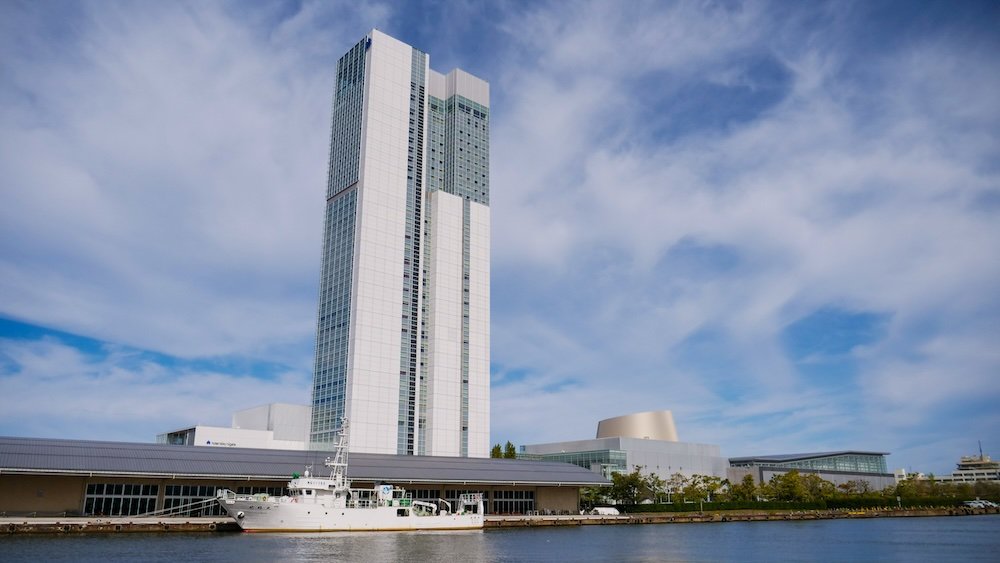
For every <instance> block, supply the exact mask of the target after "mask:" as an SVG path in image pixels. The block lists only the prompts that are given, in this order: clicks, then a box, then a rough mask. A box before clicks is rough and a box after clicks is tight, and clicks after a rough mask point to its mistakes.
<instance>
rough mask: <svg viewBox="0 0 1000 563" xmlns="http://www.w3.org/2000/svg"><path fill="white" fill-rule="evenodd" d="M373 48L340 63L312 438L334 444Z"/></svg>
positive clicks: (340, 411) (343, 384)
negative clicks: (367, 67)
mask: <svg viewBox="0 0 1000 563" xmlns="http://www.w3.org/2000/svg"><path fill="white" fill-rule="evenodd" d="M367 45H368V40H367V38H366V39H363V40H361V41H360V42H358V44H357V45H355V46H354V47H353V48H352V49H351V50H350V51H348V52H347V54H345V55H344V56H343V57H341V58H340V60H339V61H338V62H337V82H336V92H335V94H334V102H333V110H332V112H331V113H332V120H331V121H332V124H331V134H330V162H329V173H328V178H327V189H326V199H327V201H326V221H325V224H326V228H325V236H324V237H323V264H322V270H321V273H320V284H319V285H320V290H319V313H318V320H317V324H316V358H315V364H314V371H313V389H312V406H313V409H312V430H311V440H312V441H313V442H317V443H329V442H333V441H334V437H335V434H336V431H337V429H338V428H339V426H340V418H341V417H342V416H344V414H345V411H344V402H345V398H346V393H347V365H348V356H347V353H348V335H349V325H350V315H351V282H352V279H353V278H352V270H353V264H354V232H355V211H356V207H357V194H356V187H357V183H358V174H359V170H360V168H359V167H360V162H361V120H362V114H363V99H364V82H365V80H364V79H365V51H366V49H367Z"/></svg>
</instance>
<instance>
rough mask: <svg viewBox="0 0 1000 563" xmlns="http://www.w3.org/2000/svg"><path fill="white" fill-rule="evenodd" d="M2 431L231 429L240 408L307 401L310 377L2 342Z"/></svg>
mask: <svg viewBox="0 0 1000 563" xmlns="http://www.w3.org/2000/svg"><path fill="white" fill-rule="evenodd" d="M0 383H2V385H3V389H4V393H3V394H2V395H0V413H2V414H0V429H2V431H3V433H4V434H14V435H21V436H49V437H60V438H84V439H106V440H128V441H152V440H153V439H154V438H155V436H156V434H158V433H162V432H167V431H171V430H176V429H178V428H183V427H187V426H189V425H194V424H206V425H210V426H229V422H230V420H229V418H230V415H231V414H232V413H233V412H235V411H237V410H240V409H244V408H247V407H251V406H256V405H261V404H267V403H272V402H288V403H298V404H302V403H305V402H307V401H308V390H309V378H308V377H307V376H305V375H303V374H302V373H301V372H285V373H280V374H277V375H275V376H273V377H268V378H260V377H255V376H254V375H253V374H246V375H232V374H227V373H221V372H218V371H211V370H205V369H196V368H190V367H186V368H171V367H167V366H164V365H163V364H162V363H160V362H158V361H156V360H155V359H153V358H149V357H146V356H145V355H143V354H139V353H138V352H135V351H132V350H127V349H121V348H117V349H110V350H108V349H106V350H101V351H99V352H93V353H87V352H83V351H81V349H79V348H78V347H76V346H73V345H70V344H68V343H65V342H62V341H60V340H57V339H53V338H45V339H41V340H10V339H2V340H0Z"/></svg>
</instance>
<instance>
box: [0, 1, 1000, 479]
mask: <svg viewBox="0 0 1000 563" xmlns="http://www.w3.org/2000/svg"><path fill="white" fill-rule="evenodd" d="M0 16H2V17H0V26H2V27H0V53H3V55H2V58H0V64H2V72H0V102H2V104H0V107H2V109H0V127H2V129H0V141H2V144H3V147H4V150H3V151H0V190H2V192H0V195H2V203H3V204H2V205H0V315H4V316H6V317H8V318H15V319H19V320H21V321H24V322H25V323H28V324H33V325H38V326H45V327H52V328H56V329H59V330H63V331H67V332H71V333H76V334H80V335H84V336H87V337H90V338H95V339H98V340H100V341H103V342H106V343H109V344H107V346H109V347H110V348H109V349H108V350H117V349H122V350H131V351H132V354H133V355H134V354H138V356H139V358H140V360H135V359H134V358H132V359H127V360H126V359H125V358H123V357H122V356H119V355H116V353H113V352H111V351H108V350H104V349H102V350H101V351H98V352H94V351H93V350H89V349H84V348H81V347H79V346H77V345H76V344H75V343H74V342H73V341H72V340H70V339H66V338H63V337H60V336H51V337H46V338H20V337H17V336H16V335H14V337H12V338H11V339H9V340H5V341H4V344H3V346H4V348H3V349H4V354H5V358H6V359H5V360H2V365H3V369H4V371H3V373H2V375H0V377H2V378H3V381H4V390H5V395H6V397H5V400H6V401H8V403H9V405H7V406H10V407H11V408H14V409H16V408H19V407H17V405H18V404H20V403H23V402H25V400H24V398H25V397H30V396H32V395H33V394H35V393H37V392H38V391H39V390H41V389H44V390H45V392H47V393H54V394H55V396H57V397H65V398H66V400H69V399H71V398H72V395H73V393H66V394H65V395H63V394H61V391H59V390H58V388H59V387H60V385H61V384H62V383H64V384H65V387H66V388H67V389H70V390H72V391H74V392H76V394H78V395H79V396H86V397H95V398H94V400H99V395H97V394H95V393H93V392H91V393H90V394H89V395H88V394H86V393H87V389H89V388H90V387H94V388H95V389H96V386H95V385H96V384H97V383H100V384H101V385H104V384H108V385H112V384H113V385H116V386H117V387H116V388H118V389H123V391H122V396H123V397H131V398H134V399H137V398H139V397H143V396H146V397H154V398H155V399H153V400H152V403H154V404H151V405H150V406H149V407H148V408H149V412H157V413H170V412H173V413H180V415H179V416H178V419H177V420H179V423H178V424H180V425H183V424H187V423H189V422H195V421H198V420H200V418H199V415H198V414H197V413H199V412H201V411H200V410H198V409H202V408H203V407H204V405H206V404H207V403H203V402H202V401H201V399H200V398H198V397H196V396H195V395H197V393H198V389H199V383H198V382H201V383H200V385H202V388H204V389H206V390H208V391H210V392H211V393H224V390H225V389H233V388H238V389H253V390H254V392H249V391H248V392H247V394H246V395H245V396H243V395H240V394H238V393H237V394H236V395H233V397H235V399H234V401H233V403H232V406H231V407H229V406H227V407H225V409H228V410H225V413H226V414H228V412H229V411H230V410H233V409H234V408H240V407H243V406H251V405H252V404H257V403H260V402H265V401H267V400H271V397H268V395H282V394H283V393H286V392H289V391H287V389H288V388H291V387H295V388H296V389H299V391H298V392H300V393H302V395H301V396H302V399H301V400H305V396H306V394H307V392H308V380H309V370H310V366H311V352H312V350H311V346H312V340H313V331H314V318H315V294H316V289H315V284H316V278H317V274H318V266H319V250H320V243H321V228H322V225H321V222H322V213H321V211H320V210H321V202H322V193H323V185H324V178H325V177H324V174H325V172H326V170H325V167H326V150H327V146H328V139H327V135H328V120H329V104H330V95H331V94H330V93H331V89H332V74H333V65H334V63H335V60H336V58H337V57H338V56H339V55H340V54H341V53H342V52H343V51H344V50H346V49H347V48H348V47H349V46H350V45H351V44H353V43H354V42H355V41H357V39H358V38H359V37H361V36H362V34H363V33H365V32H366V31H367V30H368V29H369V28H371V27H373V26H377V27H379V28H381V29H383V30H385V31H387V32H388V33H390V34H394V35H396V36H398V37H400V38H401V39H403V40H405V41H407V42H409V43H411V44H413V45H415V46H417V47H418V48H421V49H424V50H426V51H427V52H429V53H430V54H431V63H432V66H434V67H435V68H438V69H440V70H445V71H447V70H449V69H450V68H451V67H452V66H456V65H457V66H461V67H463V68H466V69H469V70H471V71H473V72H476V73H479V74H482V75H484V77H485V78H487V79H488V80H490V82H491V92H492V98H493V99H492V127H493V130H492V144H493V154H492V162H491V170H492V178H491V192H492V194H491V203H492V212H493V221H492V223H493V227H494V240H493V257H494V264H493V276H494V277H493V328H492V334H493V362H494V388H493V429H494V440H495V441H504V440H507V439H510V440H512V441H515V442H518V443H527V442H539V441H546V440H557V439H558V440H563V439H574V438H586V437H588V436H589V435H590V434H591V432H592V431H593V428H594V425H595V423H596V421H597V419H599V418H603V417H607V416H615V415H620V414H625V413H628V412H634V411H640V410H651V409H663V408H669V409H672V410H674V412H675V416H676V417H677V421H678V425H679V429H680V433H681V437H682V438H684V439H689V440H695V441H702V442H708V443H718V444H721V445H722V446H723V451H724V453H725V454H729V455H740V454H754V453H780V452H785V451H796V450H797V451H806V450H822V449H841V448H868V449H878V450H881V449H885V450H891V451H894V452H895V454H896V455H895V456H894V457H893V458H892V460H891V462H890V463H892V464H897V465H907V466H911V467H912V466H914V465H918V466H919V465H921V464H923V465H926V466H927V467H924V469H931V470H935V471H938V472H940V471H941V470H945V469H947V468H948V466H949V465H950V463H951V462H952V461H953V458H955V457H956V456H957V455H958V454H960V453H962V452H963V451H965V450H968V449H969V448H971V447H972V446H971V444H973V443H974V442H973V440H975V439H977V438H982V439H983V440H984V446H987V447H992V448H993V449H995V450H1000V443H997V442H996V441H995V440H996V436H995V428H997V427H1000V414H998V412H997V410H996V408H995V407H993V406H992V405H995V404H996V403H997V401H998V400H1000V383H998V381H997V379H996V377H995V375H996V373H997V370H998V368H1000V358H998V357H997V355H996V353H995V352H994V351H993V349H994V348H995V347H996V346H995V342H994V341H995V340H996V335H997V334H1000V295H998V293H997V291H996V289H995V288H996V287H997V285H998V282H1000V261H998V260H997V259H996V257H995V254H996V249H997V248H998V247H1000V244H998V243H1000V229H998V227H997V226H996V225H997V224H1000V222H998V220H997V219H998V215H1000V169H998V168H997V166H996V162H997V155H998V154H1000V150H998V149H1000V141H998V135H997V131H1000V104H998V102H997V101H996V99H995V98H996V96H995V92H997V91H998V90H1000V70H998V67H997V66H996V64H995V62H994V60H995V56H996V53H997V52H998V49H1000V42H998V39H997V37H996V34H995V32H993V31H992V29H993V27H995V26H992V25H991V23H996V21H997V17H998V16H997V12H996V9H995V7H991V5H990V4H989V3H982V4H977V3H966V4H964V5H963V6H961V7H959V8H950V9H947V10H945V9H944V8H937V7H934V6H927V7H923V8H921V7H915V6H911V5H910V4H908V3H898V4H892V3H890V4H879V5H878V6H869V5H868V4H866V3H841V2H833V3H825V4H810V5H803V6H790V5H788V4H773V5H772V4H767V3H746V4H743V3H738V2H720V3H704V4H697V3H691V2H678V3H663V2H631V3H629V9H627V10H624V9H622V8H621V6H620V5H619V4H618V3H614V2H576V3H571V4H567V3H564V2H556V3H519V2H510V3H507V2H499V3H476V2H469V3H461V4H460V5H456V6H442V5H438V4H436V3H430V4H427V5H413V4H410V3H402V4H384V3H371V4H365V3H361V4H358V3H355V2H339V3H332V4H331V3H325V2H305V3H288V4H266V5H247V4H245V3H234V4H204V3H192V4H185V3H171V4H157V5H151V6H143V7H142V8H141V9H139V8H138V7H136V6H134V5H132V4H128V3H121V4H118V3H110V4H109V3H94V4H91V3H74V4H67V5H62V6H56V5H52V4H45V3H43V4H11V3H8V4H4V5H3V6H2V7H0ZM824 311H825V312H832V313H830V314H831V315H832V317H831V318H834V319H835V318H840V319H878V330H871V327H870V326H869V327H866V326H865V325H864V323H856V324H852V323H851V322H846V323H841V324H840V325H838V324H837V323H836V322H832V321H831V323H830V324H824V323H823V322H819V323H818V324H809V323H808V320H809V319H815V318H816V316H817V315H819V316H820V317H822V312H824ZM804 330H813V331H818V332H820V333H822V332H823V331H824V330H842V331H843V334H842V335H841V336H840V341H839V342H838V346H839V347H838V348H837V350H836V351H834V352H831V351H830V350H824V349H810V348H809V347H810V346H814V345H815V340H809V339H808V338H803V337H802V333H801V331H804ZM147 351H148V352H147ZM158 354H159V355H158ZM127 356H128V355H127ZM130 357H131V356H130ZM169 358H174V360H169ZM202 361H204V362H205V363H204V364H200V363H198V362H202ZM192 362H193V363H192ZM219 362H222V363H227V362H229V363H232V364H233V365H236V366H240V367H239V369H232V370H226V369H219V368H218V366H219V365H220V364H219ZM256 362H266V363H267V364H268V365H269V366H271V367H269V368H268V370H267V371H268V373H269V374H271V375H269V376H268V377H260V376H259V373H258V372H259V371H260V370H258V369H256V368H255V367H254V366H255V365H256V364H255V363H256ZM12 366H13V367H12ZM274 366H278V367H274ZM276 373H285V374H286V375H281V376H277V375H274V374H276ZM29 374H30V376H29ZM60 382H62V383H60ZM8 390H9V391H8ZM175 390H177V391H175ZM241 392H242V391H241ZM175 394H176V397H175V396H174V395H175ZM293 395H294V393H293ZM177 397H179V398H177ZM239 401H247V403H246V404H242V403H240V404H238V403H239ZM116 404H117V403H116ZM11 412H14V411H11ZM18 412H20V411H18ZM121 412H124V413H131V414H128V415H127V416H126V415H122V416H123V418H115V419H114V420H116V421H119V422H120V421H124V420H126V419H128V420H136V418H135V417H139V416H140V414H139V413H136V412H134V411H133V410H130V409H129V408H127V406H123V407H122V411H121ZM22 414H23V413H22ZM129 416H131V417H133V418H131V419H129V418H128V417H129ZM157 416H159V415H157ZM85 418H86V417H85ZM192 419H194V420H192ZM5 420H8V421H9V420H10V419H5ZM61 420H64V421H70V420H72V421H77V420H83V419H77V418H72V417H71V416H65V415H59V414H58V411H56V410H53V411H52V414H51V418H50V420H49V424H50V427H49V428H48V430H45V429H44V427H43V426H33V427H32V428H34V429H35V430H33V432H36V433H37V434H39V435H41V434H59V433H60V432H63V431H64V430H65V428H77V429H80V430H79V434H77V435H79V436H84V435H86V434H88V433H87V432H85V431H84V430H82V429H85V428H88V427H89V426H88V425H87V424H77V423H76V422H73V423H68V422H60V421H61ZM87 420H90V421H91V422H90V423H88V424H91V423H92V424H94V425H95V426H93V429H94V432H93V433H89V435H88V437H96V438H101V437H115V436H120V437H126V438H130V439H145V438H147V437H148V436H149V434H150V431H149V430H148V429H143V430H142V433H141V435H126V434H127V431H125V430H122V427H121V426H115V425H113V424H108V425H106V426H104V427H101V426H99V421H98V418H97V417H96V415H95V417H94V418H88V419H87ZM156 421H157V424H160V427H158V428H156V429H155V431H162V430H163V429H164V426H165V427H166V428H169V427H173V426H176V425H178V424H175V423H168V419H167V418H166V414H164V418H156ZM222 422H223V423H224V422H225V420H224V419H223V420H222ZM11 424H13V423H12V422H4V421H0V431H3V430H5V429H7V428H15V427H14V426H11ZM17 428H23V427H17ZM25 432H28V431H27V430H25ZM114 432H117V434H114ZM918 436H919V437H922V440H924V441H921V440H918V439H915V437H918ZM927 443H933V444H934V445H935V447H934V448H927V447H926V446H925V445H924V444H927ZM990 444H993V445H992V446H989V445H990ZM918 468H919V467H918Z"/></svg>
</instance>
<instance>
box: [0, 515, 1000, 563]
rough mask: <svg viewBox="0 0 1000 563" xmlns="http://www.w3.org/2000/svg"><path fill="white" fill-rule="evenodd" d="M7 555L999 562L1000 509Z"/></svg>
mask: <svg viewBox="0 0 1000 563" xmlns="http://www.w3.org/2000/svg"><path fill="white" fill-rule="evenodd" d="M0 561H3V562H15V561H17V562H20V561H30V562H36V561H74V562H76V561H81V562H83V561H102V562H103V561H154V562H171V563H173V562H176V561H180V562H185V563H187V562H200V561H211V562H213V563H225V562H230V561H231V562H239V563H247V562H255V561H317V562H319V561H322V562H324V563H328V562H332V561H360V562H369V561H371V562H378V563H383V562H392V561H412V562H421V563H423V562H453V561H497V562H521V561H743V562H753V561H762V562H763V561H852V562H853V561H901V562H902V561H905V562H912V561H934V562H937V561H992V562H998V561H1000V515H987V516H961V517H937V518H879V519H850V520H813V521H797V522H791V521H788V522H786V521H781V522H727V523H714V524H646V525H628V526H623V525H617V526H576V527H560V528H508V529H497V530H486V531H482V532H410V533H402V532H399V533H397V532H384V533H371V532H369V533H329V534H241V533H212V534H209V533H204V534H137V535H133V534H116V535H106V536H98V535H75V536H73V535H70V536H0Z"/></svg>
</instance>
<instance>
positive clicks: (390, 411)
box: [347, 30, 412, 454]
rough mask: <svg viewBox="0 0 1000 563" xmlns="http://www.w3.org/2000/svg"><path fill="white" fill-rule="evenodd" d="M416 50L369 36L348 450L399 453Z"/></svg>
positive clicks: (377, 34)
mask: <svg viewBox="0 0 1000 563" xmlns="http://www.w3.org/2000/svg"><path fill="white" fill-rule="evenodd" d="M411 56H412V50H411V48H410V47H409V46H408V45H406V44H405V43H402V42H400V41H398V40H396V39H393V38H392V37H389V36H388V35H385V34H384V33H382V32H380V31H377V30H375V31H373V32H372V43H371V47H370V49H369V53H368V57H369V62H368V69H369V72H368V74H367V76H366V84H365V98H366V112H365V116H364V119H363V124H362V146H361V161H362V168H361V175H360V179H359V182H358V204H357V205H358V211H357V217H358V221H357V226H356V231H355V235H356V238H355V252H354V281H353V292H352V294H353V299H352V302H351V319H352V323H353V329H354V330H353V331H352V334H351V342H350V351H349V355H350V361H349V366H348V374H349V375H348V377H349V380H350V383H349V390H348V397H347V404H348V414H347V416H348V418H349V419H350V424H351V436H350V448H351V450H352V451H358V452H370V453H385V454H394V453H396V441H397V420H398V404H399V352H400V346H399V331H400V316H401V313H402V305H401V296H402V291H403V240H404V239H403V237H404V234H405V233H404V231H405V226H406V164H407V135H408V127H409V125H408V121H409V108H410V64H411Z"/></svg>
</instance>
